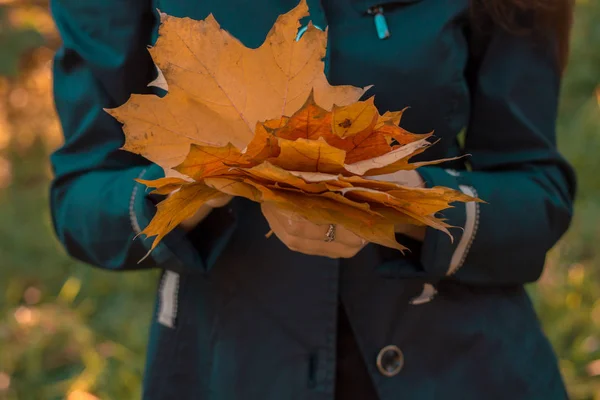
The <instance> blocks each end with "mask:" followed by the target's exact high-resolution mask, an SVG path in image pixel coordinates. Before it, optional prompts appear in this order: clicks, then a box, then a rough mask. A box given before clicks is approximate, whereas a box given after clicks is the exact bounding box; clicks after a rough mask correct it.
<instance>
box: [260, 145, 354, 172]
mask: <svg viewBox="0 0 600 400" xmlns="http://www.w3.org/2000/svg"><path fill="white" fill-rule="evenodd" d="M279 147H280V149H281V151H280V153H279V156H277V157H276V158H271V159H269V161H270V162H271V163H272V164H274V165H277V166H278V167H281V168H283V169H287V170H292V171H305V172H324V173H334V174H335V173H341V172H342V171H343V170H344V159H345V158H346V152H345V151H344V150H340V149H338V148H336V147H333V146H331V145H329V144H328V143H327V142H326V141H325V140H324V139H323V138H319V139H318V140H307V139H297V140H293V141H292V140H286V139H279Z"/></svg>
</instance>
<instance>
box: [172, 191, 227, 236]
mask: <svg viewBox="0 0 600 400" xmlns="http://www.w3.org/2000/svg"><path fill="white" fill-rule="evenodd" d="M231 199H233V196H229V195H226V194H224V195H223V196H220V197H217V198H215V199H212V200H209V201H207V202H206V203H204V204H203V205H202V207H200V208H199V209H198V211H196V214H194V216H193V217H190V218H188V219H186V220H184V221H182V222H181V223H180V224H179V227H181V228H183V230H185V231H186V232H189V231H191V230H192V229H194V228H195V227H196V226H197V225H198V224H199V223H200V222H202V220H203V219H204V218H206V216H207V215H208V214H210V212H211V211H212V210H213V209H214V208H220V207H225V206H226V205H227V204H229V202H230V201H231Z"/></svg>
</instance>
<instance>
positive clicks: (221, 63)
mask: <svg viewBox="0 0 600 400" xmlns="http://www.w3.org/2000/svg"><path fill="white" fill-rule="evenodd" d="M305 16H308V7H307V5H306V2H305V1H304V0H303V1H302V2H301V3H300V4H299V5H298V6H297V7H296V8H294V9H293V10H291V11H290V12H288V13H287V14H284V15H281V16H279V18H277V21H276V22H275V25H274V26H273V28H272V29H271V31H270V32H269V33H268V35H267V38H266V40H265V41H264V43H263V44H262V45H261V46H260V47H258V48H256V49H252V48H248V47H246V46H244V44H242V43H241V42H240V41H239V40H238V39H236V38H235V37H233V36H232V35H231V34H229V33H228V32H227V31H225V30H223V29H221V27H220V26H219V24H218V23H217V21H216V20H215V18H214V17H213V16H212V14H211V15H209V16H208V17H207V18H206V19H204V20H201V21H196V20H193V19H190V18H176V17H173V16H169V15H166V14H161V25H160V28H159V38H158V40H157V42H156V44H155V46H153V47H152V48H151V49H150V53H151V55H152V58H153V60H154V62H155V63H156V65H157V67H158V68H159V69H160V71H162V74H163V75H164V78H165V80H166V82H167V83H168V94H167V95H166V96H165V97H164V98H161V97H158V96H155V95H139V94H134V95H133V96H131V98H130V99H129V101H128V102H127V103H126V104H124V105H123V106H121V107H119V108H116V109H113V110H108V111H109V113H110V114H111V115H113V116H114V117H115V118H117V119H118V120H119V121H121V122H122V123H124V131H125V137H126V141H125V145H124V147H123V148H124V149H125V150H128V151H131V152H134V153H138V154H141V155H143V156H144V157H146V158H148V159H149V160H151V161H153V162H155V163H157V164H159V165H161V166H163V167H164V168H165V169H169V168H171V167H174V166H176V165H178V164H179V163H180V162H182V161H183V159H184V158H185V155H186V154H187V150H188V147H189V145H190V144H192V143H196V144H210V145H213V146H222V145H226V144H227V143H232V144H233V145H234V146H236V147H238V148H244V147H245V146H246V145H247V144H248V143H249V142H250V140H251V139H252V137H253V134H254V129H255V127H256V123H257V122H258V121H264V120H268V119H274V118H279V117H281V116H282V115H290V114H292V113H294V112H295V111H296V110H298V109H299V108H300V107H301V106H302V104H303V103H304V101H305V100H306V98H307V97H308V94H309V93H310V92H311V91H314V96H315V100H316V102H317V103H318V104H319V105H320V106H321V107H324V108H326V109H331V107H332V106H333V105H334V104H335V105H338V106H343V105H347V104H351V103H353V102H355V101H357V100H358V99H359V98H360V97H361V96H362V95H363V93H364V92H365V89H361V88H357V87H354V86H331V85H330V84H329V83H328V82H327V78H326V77H325V74H324V64H323V57H324V56H325V51H326V44H327V32H323V31H321V30H319V29H317V28H315V27H314V26H313V25H312V24H309V25H308V29H307V31H306V32H305V33H304V34H303V35H302V38H301V39H300V40H298V41H297V40H296V35H297V32H298V28H299V27H300V22H299V21H300V19H301V18H303V17H305Z"/></svg>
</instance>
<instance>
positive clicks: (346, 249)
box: [264, 207, 364, 258]
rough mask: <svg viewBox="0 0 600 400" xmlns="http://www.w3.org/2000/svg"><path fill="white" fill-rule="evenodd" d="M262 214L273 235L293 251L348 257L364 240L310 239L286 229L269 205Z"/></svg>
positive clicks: (361, 245) (331, 256)
mask: <svg viewBox="0 0 600 400" xmlns="http://www.w3.org/2000/svg"><path fill="white" fill-rule="evenodd" d="M264 214H265V217H266V218H267V221H268V222H269V225H270V227H271V229H272V230H273V233H275V236H277V238H279V240H281V241H282V242H283V243H284V244H285V245H286V246H287V247H288V248H289V249H290V250H293V251H297V252H300V253H304V254H309V255H315V256H324V257H330V258H348V257H353V256H354V255H355V254H356V253H358V252H359V251H360V250H361V249H362V248H363V247H364V242H362V243H360V244H358V245H354V246H349V245H347V244H345V243H341V242H337V241H334V242H329V243H327V242H325V241H324V240H323V239H319V240H311V239H307V238H302V237H298V236H293V235H291V234H290V233H289V232H288V231H287V230H286V227H285V226H284V223H282V221H281V219H279V218H277V213H273V210H272V209H271V208H270V207H267V208H266V209H265V210H264Z"/></svg>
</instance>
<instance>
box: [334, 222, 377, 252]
mask: <svg viewBox="0 0 600 400" xmlns="http://www.w3.org/2000/svg"><path fill="white" fill-rule="evenodd" d="M328 229H329V226H327V230H328ZM334 242H341V243H345V244H347V245H349V246H353V247H362V246H364V245H365V244H366V243H367V241H366V240H364V239H363V238H361V237H360V236H358V235H357V234H355V233H354V232H352V231H349V230H348V229H346V228H344V227H343V226H342V225H336V226H335V240H334Z"/></svg>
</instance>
